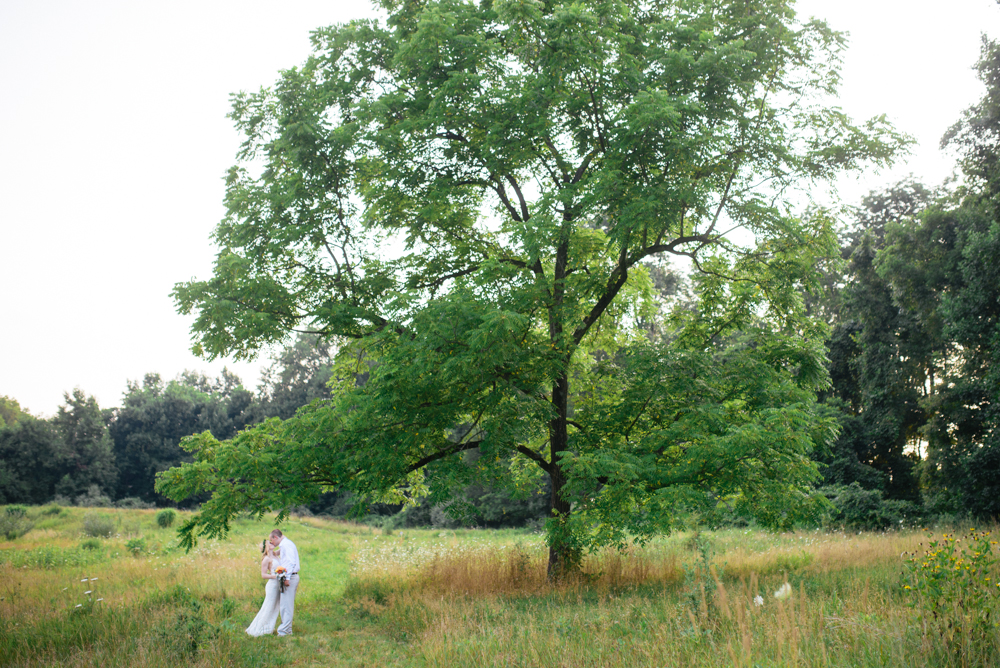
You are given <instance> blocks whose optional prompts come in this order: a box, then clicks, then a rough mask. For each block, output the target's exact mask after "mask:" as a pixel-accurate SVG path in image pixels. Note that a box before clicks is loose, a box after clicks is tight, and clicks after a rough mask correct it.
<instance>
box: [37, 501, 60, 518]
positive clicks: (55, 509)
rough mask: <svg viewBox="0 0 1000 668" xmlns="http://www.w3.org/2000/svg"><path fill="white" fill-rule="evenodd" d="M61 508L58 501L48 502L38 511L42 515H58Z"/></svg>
mask: <svg viewBox="0 0 1000 668" xmlns="http://www.w3.org/2000/svg"><path fill="white" fill-rule="evenodd" d="M62 510H63V509H62V506H60V505H59V504H58V503H50V504H49V505H47V506H45V507H44V508H42V509H41V511H40V512H41V514H42V515H58V514H59V513H61V512H62Z"/></svg>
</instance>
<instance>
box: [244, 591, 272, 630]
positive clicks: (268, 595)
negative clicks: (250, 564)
mask: <svg viewBox="0 0 1000 668" xmlns="http://www.w3.org/2000/svg"><path fill="white" fill-rule="evenodd" d="M278 596H279V594H278V581H277V580H268V581H267V586H265V587H264V603H263V604H262V605H261V606H260V612H258V613H257V616H256V617H254V618H253V621H252V622H250V626H248V627H247V633H248V634H250V635H252V636H268V635H271V634H272V633H274V627H275V625H277V623H278Z"/></svg>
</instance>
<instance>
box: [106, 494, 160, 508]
mask: <svg viewBox="0 0 1000 668" xmlns="http://www.w3.org/2000/svg"><path fill="white" fill-rule="evenodd" d="M115 507H116V508H125V509H127V510H148V509H149V508H153V507H154V505H153V504H152V503H150V502H148V501H143V500H142V499H140V498H139V497H136V496H126V497H125V498H123V499H118V500H117V501H115Z"/></svg>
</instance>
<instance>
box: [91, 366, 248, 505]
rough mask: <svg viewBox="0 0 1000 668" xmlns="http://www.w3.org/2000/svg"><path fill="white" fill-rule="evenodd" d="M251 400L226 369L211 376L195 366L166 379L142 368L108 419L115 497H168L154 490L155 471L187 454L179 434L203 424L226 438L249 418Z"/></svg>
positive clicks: (186, 457) (158, 500)
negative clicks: (115, 469) (116, 475)
mask: <svg viewBox="0 0 1000 668" xmlns="http://www.w3.org/2000/svg"><path fill="white" fill-rule="evenodd" d="M252 404H253V395H252V394H251V393H250V392H248V391H246V390H245V389H243V387H242V385H241V384H240V380H239V378H237V377H236V376H234V375H233V374H231V373H230V372H228V371H225V370H224V371H223V373H222V376H221V377H220V378H219V379H217V380H215V381H213V380H210V379H208V378H206V377H205V376H203V375H201V374H197V373H193V372H185V373H183V374H182V375H181V376H180V378H178V379H177V380H172V381H169V382H167V383H164V382H163V380H162V379H161V378H160V376H159V374H146V377H145V378H144V379H143V381H142V384H141V385H140V384H139V383H135V382H131V381H130V382H129V384H128V390H127V391H126V393H125V396H124V399H123V405H122V407H121V408H118V409H115V411H114V413H113V416H112V418H111V424H110V434H111V439H112V441H113V443H114V453H115V457H116V461H117V464H118V469H119V472H120V474H119V484H118V488H117V495H116V496H117V498H122V497H137V498H140V499H143V500H144V501H147V502H156V503H160V504H163V503H166V499H164V498H163V497H161V496H159V495H157V494H156V492H155V490H154V483H155V475H156V473H158V472H160V471H164V470H166V469H168V468H170V467H171V466H176V465H178V464H180V463H181V462H183V461H186V460H189V459H190V457H189V455H188V454H187V453H185V452H184V451H183V450H182V449H181V448H180V447H179V445H178V444H179V443H180V441H181V439H182V438H184V437H185V436H189V435H191V434H195V433H198V432H201V431H206V430H207V431H209V432H211V433H212V434H215V435H216V436H217V437H219V438H230V437H232V436H233V435H235V434H236V432H237V431H238V430H240V429H242V428H243V427H245V426H246V425H247V424H248V423H249V422H250V421H251V419H252V415H253V413H254V409H253V407H252Z"/></svg>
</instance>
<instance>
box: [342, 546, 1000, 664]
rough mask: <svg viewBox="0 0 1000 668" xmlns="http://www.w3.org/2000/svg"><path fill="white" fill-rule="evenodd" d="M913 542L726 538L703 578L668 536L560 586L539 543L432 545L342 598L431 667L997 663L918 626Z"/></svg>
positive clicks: (362, 574)
mask: <svg viewBox="0 0 1000 668" xmlns="http://www.w3.org/2000/svg"><path fill="white" fill-rule="evenodd" d="M922 539H923V536H922V535H921V534H920V533H890V534H882V535H874V534H863V535H850V534H847V535H845V534H823V533H817V532H810V533H805V532H803V533H801V534H792V535H785V536H782V537H777V538H775V539H773V540H770V541H769V542H770V544H767V543H768V541H765V544H763V545H761V544H757V545H755V546H754V545H750V544H749V543H750V541H742V542H741V541H740V540H738V539H735V540H734V539H733V537H732V536H729V537H728V538H727V537H725V536H723V537H722V538H720V539H719V542H720V543H729V545H728V549H726V550H725V551H720V552H719V553H717V554H716V555H715V557H714V559H713V561H712V565H711V569H710V571H706V570H705V569H704V568H702V567H701V566H703V564H700V563H699V555H698V554H697V553H696V552H694V551H692V550H691V549H690V545H691V544H692V543H693V541H690V540H684V539H674V540H672V541H662V542H660V543H659V544H657V545H652V546H648V547H647V548H644V549H640V548H631V549H630V550H627V551H625V552H615V551H607V552H602V553H599V554H596V555H591V556H590V557H589V558H588V559H587V560H586V562H585V565H584V569H583V573H582V574H581V575H580V577H578V578H575V579H571V580H564V581H561V582H557V583H551V582H548V581H547V580H546V578H545V556H546V555H545V551H544V549H542V547H541V546H540V545H528V546H525V545H516V546H509V545H505V546H479V547H478V548H476V549H470V550H465V551H457V550H454V549H450V548H447V547H446V546H442V549H441V550H440V551H438V552H435V553H433V554H432V556H430V557H429V558H426V559H424V560H423V561H418V560H413V559H410V560H404V561H399V562H394V565H389V566H386V565H385V564H382V565H381V566H379V567H374V566H373V567H372V568H369V569H365V568H360V569H358V570H357V571H356V572H355V574H354V577H353V579H352V582H351V583H350V584H349V585H348V588H347V591H346V594H345V595H346V598H347V599H348V601H349V602H350V605H349V609H350V612H351V614H353V615H354V616H355V617H356V618H358V619H360V620H363V621H364V622H365V623H369V624H374V625H376V626H378V625H381V627H382V628H383V629H384V631H385V632H386V633H388V634H389V635H391V636H392V637H394V638H396V639H397V640H401V641H405V642H408V643H410V644H412V645H413V646H414V647H416V648H417V650H418V653H419V656H420V657H421V661H422V662H424V663H425V664H426V665H428V666H442V667H444V666H449V667H450V666H544V667H550V666H551V667H562V666H567V667H568V666H574V667H575V666H663V665H686V666H721V665H732V666H747V667H750V666H756V665H762V666H764V665H768V666H769V665H774V666H868V665H878V666H885V665H921V666H924V665H927V666H951V665H955V666H959V665H960V666H994V665H1000V660H998V659H997V658H996V657H998V656H1000V637H997V638H994V639H993V640H992V641H991V642H990V643H987V644H986V645H983V646H978V647H969V648H966V651H965V652H964V653H962V654H961V655H951V654H949V653H948V652H947V651H946V650H945V648H944V645H943V643H941V642H940V641H939V639H935V638H933V637H927V635H926V634H925V633H924V632H923V630H922V629H921V627H920V625H919V624H917V623H916V617H915V613H914V610H913V609H912V608H910V607H909V606H908V605H907V603H908V601H907V600H906V599H905V598H904V594H903V593H902V591H901V590H900V579H899V578H900V569H901V567H902V560H903V558H904V557H905V555H904V552H912V551H914V550H915V549H916V547H917V546H918V544H919V543H920V541H921V540H922ZM369 563H371V562H369ZM786 583H788V584H789V589H790V594H789V595H788V596H787V597H782V598H778V597H776V593H777V592H779V591H780V590H781V587H782V585H783V584H786Z"/></svg>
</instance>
